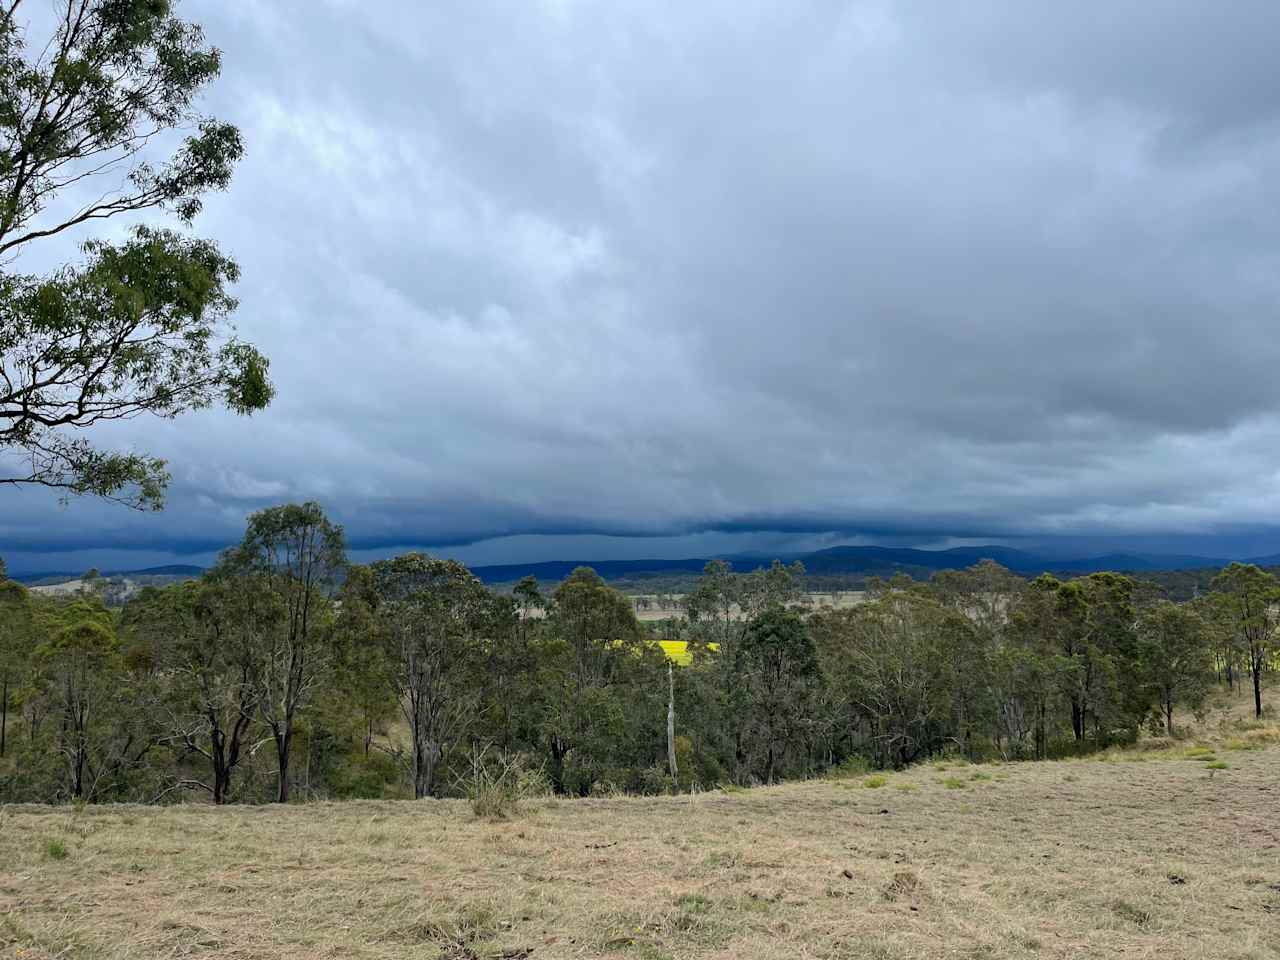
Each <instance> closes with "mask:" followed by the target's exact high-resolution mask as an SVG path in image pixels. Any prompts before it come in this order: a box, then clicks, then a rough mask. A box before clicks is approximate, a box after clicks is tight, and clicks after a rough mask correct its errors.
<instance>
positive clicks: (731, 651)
mask: <svg viewBox="0 0 1280 960" xmlns="http://www.w3.org/2000/svg"><path fill="white" fill-rule="evenodd" d="M802 573H803V571H802V570H800V569H799V568H798V567H796V566H792V567H786V566H783V565H782V564H780V563H775V564H774V565H773V566H772V567H771V568H768V569H759V570H755V571H751V572H746V573H736V572H734V571H733V570H732V569H731V568H730V566H729V565H728V564H727V563H724V562H720V561H717V562H713V563H711V564H709V565H708V566H707V569H706V571H705V573H704V575H703V577H702V578H701V580H700V581H699V583H698V585H697V588H696V589H695V590H694V591H693V592H692V593H690V594H689V595H687V596H686V597H685V598H684V605H685V610H686V616H685V617H684V618H683V619H681V620H679V621H674V622H668V623H666V624H663V625H662V626H661V628H660V629H662V630H664V631H666V632H667V634H666V635H670V632H671V631H675V632H678V633H679V634H680V636H681V637H682V638H683V639H686V640H687V641H688V642H689V646H690V650H691V651H692V654H693V662H692V663H691V664H690V665H689V666H687V667H682V668H679V669H676V670H675V671H674V673H673V675H671V676H669V669H670V668H669V666H668V664H667V662H666V660H665V658H664V656H663V654H662V652H661V650H660V649H659V647H658V646H657V644H656V643H655V642H654V640H655V639H656V638H657V635H655V634H654V633H652V632H651V631H650V630H647V629H646V628H645V627H644V626H642V625H641V624H640V623H639V622H638V621H637V620H636V617H635V612H634V609H633V605H632V602H631V600H630V599H629V598H628V597H626V596H624V595H623V594H621V593H619V592H618V591H617V590H615V589H613V588H611V587H610V586H609V585H608V584H606V583H605V582H604V581H603V580H602V579H601V578H600V577H599V576H597V575H596V574H595V573H594V572H593V571H591V570H589V569H585V568H583V569H578V570H576V571H574V572H573V573H572V574H571V575H570V576H569V577H567V578H566V579H565V580H564V581H563V582H562V583H560V584H559V585H558V586H556V587H555V589H554V590H552V591H551V592H550V593H549V594H547V595H544V594H543V593H542V592H541V591H540V590H539V588H538V585H537V584H536V583H535V582H533V581H532V580H529V581H525V582H522V583H520V584H518V585H517V586H516V588H515V589H514V590H513V591H512V592H510V593H498V592H495V591H492V590H490V589H487V588H485V587H484V585H482V584H481V583H480V581H478V580H477V579H476V578H475V577H474V576H472V575H471V574H470V572H469V571H468V570H467V569H466V568H465V567H464V566H462V565H461V564H458V563H456V562H454V561H448V560H438V559H434V558H431V557H427V556H424V555H421V554H409V555H406V556H401V557H396V558H394V559H390V560H383V561H379V562H377V563H373V564H371V565H368V566H359V565H353V564H350V563H348V561H347V558H346V549H345V544H344V539H343V533H342V530H341V528H340V527H338V526H336V525H335V524H333V523H331V522H330V521H329V520H328V519H327V518H326V517H325V516H324V514H323V512H322V511H321V509H320V508H319V507H318V506H317V505H316V504H303V505H290V506H282V507H277V508H273V509H270V510H265V511H263V512H261V513H258V514H255V515H254V516H253V517H251V518H250V520H249V524H248V529H247V530H246V533H245V537H244V540H243V542H242V543H240V544H239V545H237V546H236V547H234V548H233V549H230V550H228V551H227V552H226V553H225V554H224V555H223V557H222V558H221V560H220V561H219V563H218V564H217V565H216V566H215V567H214V568H213V569H211V570H210V571H208V572H207V573H206V574H205V575H204V576H203V577H202V578H201V579H200V580H198V581H192V582H188V583H182V584H178V585H175V586H171V587H167V588H157V587H148V588H147V589H145V590H143V591H142V592H141V593H140V594H138V595H137V596H136V597H134V598H133V599H132V600H130V602H129V603H127V604H126V605H125V606H124V607H123V608H122V609H119V610H111V609H108V608H107V607H106V606H105V605H104V604H103V602H102V598H101V597H100V596H99V595H98V594H96V593H95V592H94V591H93V590H92V589H88V590H85V591H83V592H81V593H80V594H77V595H74V596H71V597H64V598H52V597H45V596H41V595H35V594H32V593H30V592H28V591H27V590H26V589H25V588H23V587H22V586H21V585H20V584H17V583H15V582H13V581H9V580H3V581H0V801H5V802H13V801H39V802H59V801H70V800H81V801H88V802H100V801H115V800H130V801H173V800H177V799H182V798H207V799H208V800H211V801H213V802H215V803H223V802H230V801H235V802H255V801H266V800H277V801H287V800H290V799H306V798H324V797H380V796H416V797H431V796H445V795H468V794H471V795H474V794H475V792H476V790H477V789H478V785H484V784H492V783H494V782H499V781H500V782H501V783H503V784H506V785H508V786H509V787H510V789H511V790H512V791H516V790H517V785H518V790H530V789H533V790H536V789H546V790H554V791H555V792H557V793H561V794H567V795H576V796H586V795H590V794H600V793H610V792H638V793H655V792H665V791H670V790H688V789H693V788H695V787H699V786H700V787H709V786H712V785H716V784H729V783H736V784H746V783H756V782H773V781H777V780H779V779H786V778H795V777H804V776H809V775H813V774H817V773H821V772H823V771H826V770H828V769H831V768H834V767H840V768H842V769H851V770H865V769H867V768H869V767H901V766H904V765H907V764H911V763H913V762H917V761H919V760H921V759H922V758H926V757H929V756H933V755H937V754H944V753H954V754H959V755H964V756H966V757H969V758H972V759H980V758H989V757H1002V758H1006V759H1040V758H1046V757H1053V756H1061V755H1066V754H1075V753H1081V752H1086V751H1089V750H1093V749H1097V748H1100V747H1105V746H1107V745H1110V744H1114V743H1120V742H1126V741H1130V740H1132V739H1134V738H1135V737H1137V736H1138V734H1139V733H1140V732H1141V730H1142V729H1143V727H1144V726H1146V727H1148V728H1149V729H1151V730H1154V731H1157V732H1162V733H1164V734H1165V735H1169V736H1175V735H1177V733H1178V730H1179V725H1180V724H1182V723H1185V722H1186V718H1188V717H1189V716H1191V715H1194V714H1196V713H1197V712H1198V711H1199V710H1200V708H1201V706H1202V705H1203V703H1204V701H1205V698H1206V696H1207V695H1208V693H1209V692H1210V690H1211V689H1212V687H1213V685H1214V684H1222V685H1224V686H1227V687H1230V688H1241V695H1245V694H1246V693H1247V695H1249V696H1250V697H1251V698H1252V699H1253V701H1254V708H1255V711H1256V712H1257V713H1258V714H1261V712H1262V711H1263V706H1264V705H1263V703H1262V685H1261V678H1262V675H1263V674H1264V673H1265V672H1266V671H1267V670H1269V669H1272V668H1273V667H1274V658H1275V653H1276V650H1277V646H1276V634H1277V627H1278V626H1280V623H1278V620H1280V584H1278V583H1277V581H1276V580H1275V578H1273V577H1272V576H1271V575H1270V574H1267V573H1265V572H1263V571H1261V570H1259V569H1257V568H1256V567H1249V566H1244V565H1240V564H1233V565H1232V566H1230V567H1228V568H1227V569H1226V570H1224V571H1222V572H1221V573H1220V574H1219V575H1218V576H1217V577H1216V579H1215V580H1214V581H1213V589H1212V591H1210V592H1209V593H1207V594H1205V595H1204V596H1202V597H1200V598H1198V599H1196V600H1194V601H1190V602H1185V603H1174V602H1171V601H1169V600H1166V599H1164V598H1163V597H1162V596H1161V594H1160V591H1159V590H1157V589H1154V588H1152V587H1151V585H1149V584H1143V583H1140V582H1137V581H1135V580H1133V579H1132V578H1130V577H1127V576H1122V575H1120V574H1114V573H1095V574H1090V575H1088V576H1084V577H1079V578H1077V579H1072V580H1067V581H1061V580H1058V579H1056V578H1054V577H1052V576H1041V577H1039V578H1037V579H1035V580H1032V581H1030V582H1028V581H1026V580H1024V579H1022V578H1020V577H1018V576H1016V575H1014V574H1012V573H1010V572H1009V571H1007V570H1005V569H1004V568H1002V567H1000V566H998V565H996V564H994V563H991V562H983V563H981V564H979V565H977V566H976V567H973V568H971V569H969V570H964V571H948V572H944V573H939V574H937V575H936V576H934V577H933V578H932V580H930V581H929V582H927V583H918V582H915V581H912V580H909V579H907V578H899V579H895V580H893V581H890V582H877V583H875V584H873V585H872V589H871V591H870V593H869V596H868V600H867V602H865V603H862V604H859V605H857V606H855V607H852V608H848V609H840V610H832V609H823V610H819V611H811V610H809V609H807V608H806V604H805V595H804V593H803V591H802V588H801V576H802ZM669 712H671V713H673V714H674V736H670V737H669V735H668V726H667V724H668V714H669ZM673 770H674V771H675V774H674V776H673V774H672V771H673ZM504 789H507V787H504Z"/></svg>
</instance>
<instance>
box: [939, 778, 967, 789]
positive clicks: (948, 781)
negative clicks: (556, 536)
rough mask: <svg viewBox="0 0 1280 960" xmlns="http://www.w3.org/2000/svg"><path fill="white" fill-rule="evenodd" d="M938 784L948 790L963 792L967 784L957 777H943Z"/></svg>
mask: <svg viewBox="0 0 1280 960" xmlns="http://www.w3.org/2000/svg"><path fill="white" fill-rule="evenodd" d="M940 782H941V783H942V785H943V786H944V787H946V788H947V789H948V790H963V789H964V788H965V787H967V786H968V784H967V783H965V782H964V781H963V780H961V779H960V778H959V777H943V778H942V780H941V781H940Z"/></svg>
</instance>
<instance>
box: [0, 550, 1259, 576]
mask: <svg viewBox="0 0 1280 960" xmlns="http://www.w3.org/2000/svg"><path fill="white" fill-rule="evenodd" d="M724 559H727V560H729V562H730V563H732V564H733V568H734V569H735V570H739V571H743V570H752V569H755V568H756V567H760V566H768V565H769V564H770V563H772V562H773V559H774V557H773V556H772V555H769V556H765V555H760V556H749V555H742V556H733V557H725V558H724ZM780 559H782V560H784V561H786V562H788V563H790V562H792V561H794V560H799V561H800V562H801V563H803V564H804V568H805V571H806V572H807V573H810V574H815V575H826V574H846V575H847V574H853V575H863V576H891V575H892V574H894V573H907V574H911V575H913V576H928V575H929V574H931V573H934V572H936V571H939V570H958V569H963V568H965V567H971V566H973V565H974V564H975V563H978V562H979V561H981V560H988V559H989V560H994V561H996V562H997V563H999V564H1002V565H1004V566H1006V567H1008V568H1009V569H1010V570H1013V571H1016V572H1017V573H1021V574H1026V575H1035V574H1039V573H1045V572H1048V573H1064V574H1065V573H1092V572H1095V571H1098V570H1117V571H1127V572H1132V573H1141V572H1143V571H1154V570H1200V569H1206V568H1213V567H1222V566H1226V565H1227V564H1228V563H1230V562H1231V561H1230V560H1224V559H1222V558H1220V557H1200V556H1188V555H1170V554H1154V553H1108V554H1102V555H1101V556H1094V557H1081V558H1077V559H1067V560H1060V559H1054V558H1051V557H1044V556H1038V555H1036V554H1034V553H1028V552H1026V551H1024V550H1017V549H1015V548H1013V547H1000V546H995V545H988V546H979V547H953V548H951V549H950V550H917V549H914V548H911V547H853V546H849V547H830V548H828V549H826V550H816V551H814V552H812V553H802V554H792V555H786V556H782V557H781V558H780ZM708 562H709V558H706V557H696V558H695V557H690V558H687V559H683V560H657V559H653V560H595V561H592V560H548V561H542V562H539V563H504V564H492V565H487V566H478V567H472V568H471V570H472V572H473V573H474V574H475V575H476V576H477V577H479V578H480V579H481V580H483V581H484V582H485V583H510V582H512V581H515V580H519V579H520V578H521V577H527V576H533V577H537V578H538V579H539V580H542V581H556V580H563V579H564V578H565V577H566V576H568V575H569V574H570V573H571V572H573V570H574V569H576V568H577V567H591V568H593V569H594V570H595V571H596V572H597V573H599V574H600V575H601V576H602V577H604V578H605V579H606V580H619V579H624V578H631V577H642V576H655V575H661V574H681V573H684V574H688V573H699V572H701V570H702V568H703V567H705V566H706V565H707V563H708ZM1244 562H1246V563H1256V564H1257V565H1258V566H1260V567H1272V566H1280V554H1272V555H1270V556H1266V557H1253V558H1250V559H1248V560H1246V561H1244ZM203 572H204V571H203V569H202V568H201V567H196V566H190V565H185V564H174V565H171V566H164V567H148V568H146V569H144V570H117V571H103V573H102V576H103V577H106V578H125V579H131V580H139V579H141V580H144V581H146V582H151V583H163V582H166V581H170V580H185V579H190V578H192V577H198V576H200V574H201V573H203ZM81 576H82V574H79V573H46V574H27V575H19V576H18V577H17V578H16V579H18V580H21V581H22V582H24V583H27V584H32V585H41V584H57V583H62V582H66V581H69V580H78V579H79V578H80V577H81Z"/></svg>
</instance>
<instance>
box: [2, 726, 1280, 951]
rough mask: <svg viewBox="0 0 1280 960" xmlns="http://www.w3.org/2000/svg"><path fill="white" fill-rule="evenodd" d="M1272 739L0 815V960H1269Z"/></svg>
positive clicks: (1274, 814)
mask: <svg viewBox="0 0 1280 960" xmlns="http://www.w3.org/2000/svg"><path fill="white" fill-rule="evenodd" d="M1262 729H1264V728H1258V729H1256V730H1241V729H1239V725H1238V724H1237V726H1236V728H1234V729H1225V728H1224V729H1223V730H1222V731H1221V732H1219V733H1214V734H1204V735H1203V736H1202V738H1201V740H1199V741H1195V742H1185V743H1178V744H1166V745H1157V746H1158V747H1159V749H1156V750H1148V751H1144V752H1136V751H1135V752H1130V753H1116V754H1109V755H1107V756H1105V757H1102V758H1099V759H1091V760H1077V761H1070V762H1063V763H1040V764H1034V763H1026V764H1016V765H1013V764H1011V765H1003V766H981V765H980V766H963V767H952V768H950V769H949V770H947V771H946V772H945V773H943V774H940V773H939V772H938V771H937V770H935V769H933V768H932V767H927V766H922V767H919V768H917V769H914V770H911V771H907V772H903V773H895V774H891V775H889V776H888V777H887V784H886V785H885V786H886V788H885V789H866V787H867V785H868V784H867V783H866V780H865V778H859V779H848V780H843V781H823V782H813V783H805V784H796V785H789V786H782V787H774V788H767V789H757V790H749V791H735V792H732V793H720V792H716V793H707V794H701V795H697V796H693V797H683V798H661V799H639V798H635V799H618V800H581V801H536V802H532V803H530V804H527V805H526V806H525V807H524V808H523V810H522V812H521V813H520V814H519V815H518V816H517V818H516V819H514V820H508V821H499V822H493V821H488V820H483V819H478V818H477V817H476V816H475V815H474V814H473V813H472V811H471V809H470V807H469V806H468V804H467V803H466V802H465V801H427V802H420V803H413V802H351V803H340V804H325V805H311V806H294V807H286V808H277V807H258V808H227V809H214V808H211V807H205V806H194V805H193V806H185V807H169V808H159V809H157V808H139V807H115V808H110V807H108V808H97V809H95V808H87V809H83V810H79V811H77V810H74V809H70V808H61V809H41V808H32V807H22V808H16V807H13V808H7V809H3V810H0V958H10V957H13V958H17V957H21V958H23V960H48V958H53V957H59V958H61V957H68V958H75V957H83V958H124V957H144V958H145V957H207V958H245V960H247V958H285V957H289V958H314V957H332V958H339V957H341V958H348V957H350V958H372V957H379V958H400V957H403V958H409V957H413V958H423V957H439V958H447V960H474V958H481V957H494V958H499V957H503V958H508V960H514V958H520V957H533V958H544V957H545V958H558V957H616V958H619V960H660V958H680V957H722V958H731V957H732V958H737V957H743V958H753V957H759V958H763V957H769V958H775V957H776V958H783V957H785V958H793V957H812V958H833V960H834V958H881V960H892V958H930V957H948V958H973V960H977V958H1020V957H1062V958H1067V957H1071V958H1079V957H1115V956H1121V955H1123V956H1125V957H1143V958H1157V957H1158V958H1168V957H1176V958H1190V960H1194V958H1203V960H1231V958H1239V960H1244V958H1272V957H1280V749H1278V748H1277V747H1276V746H1275V743H1274V739H1271V738H1270V735H1267V736H1263V735H1258V736H1254V737H1252V738H1249V736H1248V735H1249V734H1250V733H1258V731H1259V730H1262ZM1265 729H1270V730H1272V731H1273V732H1274V728H1265ZM1233 741H1239V742H1240V743H1247V744H1248V748H1247V749H1246V748H1239V747H1237V746H1235V744H1234V743H1233ZM1197 745H1199V746H1200V749H1197ZM1226 751H1230V752H1229V753H1227V752H1226ZM1221 756H1229V758H1230V764H1229V767H1228V768H1227V769H1211V768H1210V764H1211V763H1212V759H1206V758H1213V757H1221ZM1128 761H1141V762H1128ZM951 780H954V781H955V782H956V783H961V784H963V788H949V785H948V783H947V782H946V781H951ZM55 841H57V842H60V843H61V845H62V846H63V847H65V851H66V854H67V855H66V857H65V858H64V859H57V858H54V857H51V856H50V855H49V853H48V851H49V850H50V849H51V844H54V843H55Z"/></svg>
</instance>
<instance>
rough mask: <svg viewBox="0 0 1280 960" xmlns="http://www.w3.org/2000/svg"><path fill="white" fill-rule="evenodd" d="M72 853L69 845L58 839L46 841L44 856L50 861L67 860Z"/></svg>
mask: <svg viewBox="0 0 1280 960" xmlns="http://www.w3.org/2000/svg"><path fill="white" fill-rule="evenodd" d="M69 853H70V851H68V850H67V845H66V844H65V843H63V842H62V841H61V840H59V839H57V838H56V837H55V838H54V839H52V840H46V841H45V844H44V855H45V856H46V857H47V858H48V859H50V860H65V859H67V856H68V854H69Z"/></svg>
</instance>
